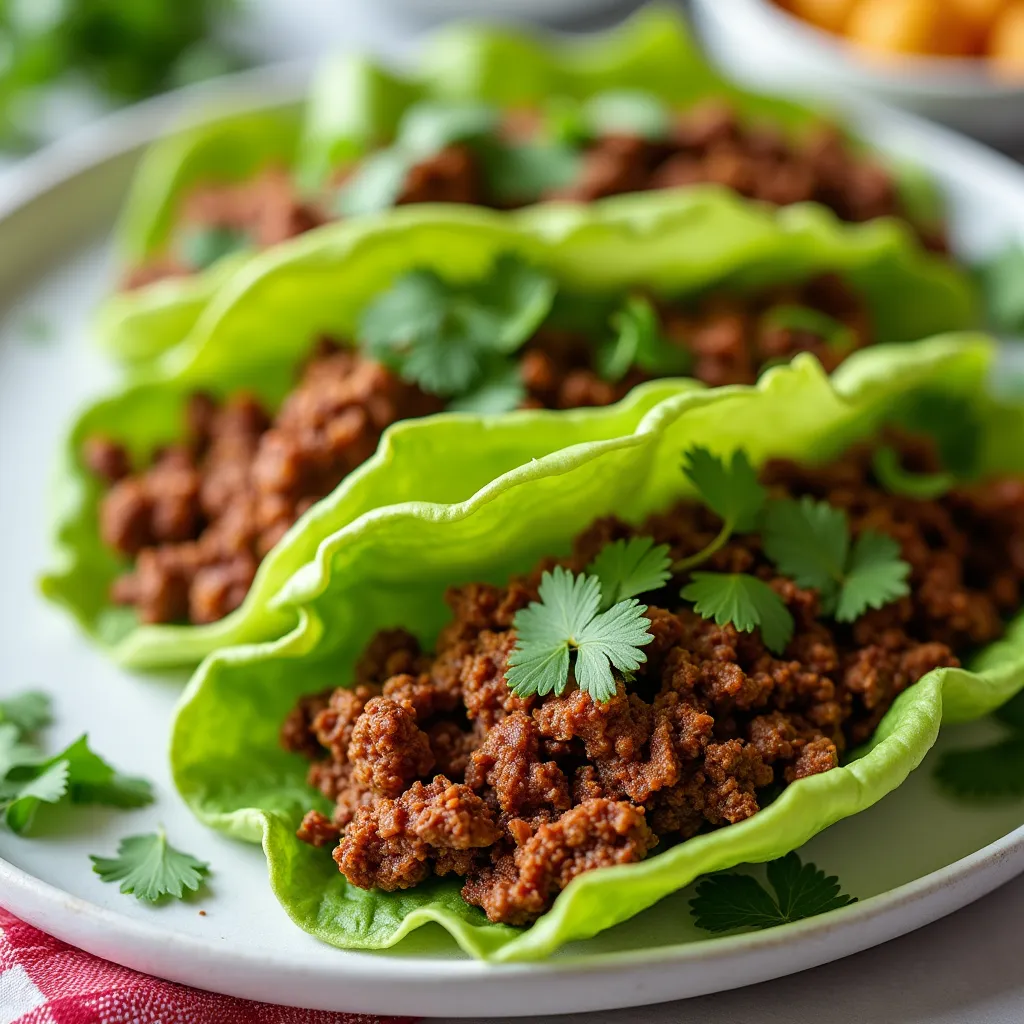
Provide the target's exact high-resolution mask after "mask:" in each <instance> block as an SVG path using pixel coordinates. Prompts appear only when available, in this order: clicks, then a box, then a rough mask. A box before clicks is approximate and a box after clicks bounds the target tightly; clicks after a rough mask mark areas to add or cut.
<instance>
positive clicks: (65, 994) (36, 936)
mask: <svg viewBox="0 0 1024 1024" xmlns="http://www.w3.org/2000/svg"><path fill="white" fill-rule="evenodd" d="M412 1019H413V1018H409V1017H402V1018H397V1017H387V1018H384V1017H372V1016H369V1015H367V1014H362V1013H329V1012H327V1011H324V1010H289V1009H286V1008H284V1007H281V1006H271V1005H270V1004H269V1003H253V1002H250V1001H249V1000H248V999H232V998H231V997H230V996H218V995H214V994H213V993H212V992H200V991H199V990H198V989H194V988H187V987H186V986H184V985H176V984H174V983H173V982H170V981H161V980H160V979H159V978H151V977H150V976H149V975H147V974H139V973H138V972H136V971H132V970H129V969H128V968H127V967H119V966H118V965H117V964H112V963H111V962H110V961H109V960H101V959H100V958H99V957H98V956H92V954H90V953H84V952H83V951H82V950H80V949H75V948H74V946H69V945H68V944H67V943H65V942H61V941H60V940H59V939H55V938H53V936H52V935H47V934H46V933H45V932H41V931H39V929H37V928H33V927H32V926H31V925H27V924H25V922H24V921H20V920H18V918H16V917H15V916H14V915H13V914H9V913H7V911H6V910H3V909H0V1024H386V1022H390V1024H399V1022H403V1021H404V1022H408V1021H409V1020H412Z"/></svg>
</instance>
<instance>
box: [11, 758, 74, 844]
mask: <svg viewBox="0 0 1024 1024" xmlns="http://www.w3.org/2000/svg"><path fill="white" fill-rule="evenodd" d="M69 771H70V766H69V764H68V762H67V761H66V760H60V761H54V762H52V763H49V762H46V763H44V764H43V765H42V766H41V767H40V769H39V771H38V772H35V773H33V774H31V775H30V776H29V777H28V778H26V779H24V780H23V781H20V782H18V781H14V780H12V779H5V780H4V782H3V783H0V808H2V810H3V812H4V821H5V822H6V823H7V827H8V828H9V829H10V830H11V831H12V832H17V833H18V834H19V835H20V834H21V833H23V832H25V831H27V830H28V829H29V828H30V827H31V825H32V822H33V821H34V820H35V816H36V811H38V810H39V805H40V804H44V803H46V804H55V803H58V802H59V801H60V800H61V799H63V797H64V796H65V794H66V793H67V791H68V774H69Z"/></svg>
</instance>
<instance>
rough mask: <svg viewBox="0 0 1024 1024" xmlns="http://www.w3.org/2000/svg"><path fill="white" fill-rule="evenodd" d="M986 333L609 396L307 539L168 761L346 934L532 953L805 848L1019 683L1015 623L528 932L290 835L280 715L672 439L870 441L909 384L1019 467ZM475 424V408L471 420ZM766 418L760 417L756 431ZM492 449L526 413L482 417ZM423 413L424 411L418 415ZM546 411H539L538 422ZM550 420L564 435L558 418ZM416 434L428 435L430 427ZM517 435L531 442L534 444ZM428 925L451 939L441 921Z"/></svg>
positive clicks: (767, 453)
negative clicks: (447, 477)
mask: <svg viewBox="0 0 1024 1024" xmlns="http://www.w3.org/2000/svg"><path fill="white" fill-rule="evenodd" d="M993 351H994V350H993V347H992V345H991V343H989V342H988V341H986V340H985V339H983V338H980V337H977V336H970V335H960V336H948V337H942V338H937V339H933V340H931V341H927V342H922V343H921V344H919V345H917V346H914V347H912V348H911V347H897V346H890V347H879V348H875V349H869V350H865V351H863V352H860V353H858V354H856V355H855V356H853V357H852V358H851V359H850V360H849V361H848V362H847V363H845V364H844V365H843V366H842V367H841V368H840V370H839V371H838V372H837V373H836V374H835V376H834V378H833V380H831V381H830V380H829V378H827V377H826V376H825V374H824V373H823V372H822V370H821V367H820V365H819V364H818V363H817V361H816V360H815V359H813V358H812V357H810V356H806V355H802V356H799V357H798V358H797V359H796V360H794V362H793V363H792V364H791V365H790V366H787V367H779V368H776V369H773V370H771V371H769V372H768V373H767V374H766V375H765V376H764V377H763V378H762V379H761V382H760V383H759V384H758V385H757V386H756V387H728V388H719V389H716V390H690V391H685V392H680V393H678V394H675V395H672V396H671V397H668V398H666V399H664V400H663V401H661V402H659V403H657V404H656V405H654V406H651V407H648V408H646V409H643V408H641V407H636V408H634V409H632V410H628V409H624V408H623V409H620V410H619V411H618V412H617V413H615V414H614V415H617V416H618V417H619V426H620V428H621V430H620V433H619V434H618V435H617V436H611V435H606V436H604V437H603V438H598V437H597V436H596V435H595V438H594V440H592V441H590V442H588V443H576V444H573V445H571V446H568V447H563V448H561V449H560V450H558V451H553V452H552V453H551V454H549V455H546V456H543V457H541V458H538V459H536V460H534V461H528V460H527V459H526V458H525V457H524V459H523V461H522V464H521V465H520V466H519V468H517V469H514V470H512V471H511V472H508V473H505V474H504V475H502V476H500V477H497V478H496V479H495V480H493V481H492V482H491V483H489V484H488V485H487V486H486V487H484V488H483V489H481V490H480V491H479V492H478V493H477V494H475V495H474V496H473V497H471V498H469V499H468V500H466V501H463V502H460V503H458V504H454V505H446V504H441V503H434V502H411V503H407V504H404V505H401V506H395V507H391V508H387V509H379V510H377V511H376V512H372V513H369V514H367V515H365V516H363V517H362V518H361V519H359V520H357V521H354V522H352V523H350V524H349V525H348V526H346V527H345V528H343V529H342V530H340V531H338V532H337V533H335V534H333V535H331V536H327V537H325V538H324V539H323V541H322V542H321V544H320V547H319V550H318V551H317V555H316V558H315V560H314V561H313V562H311V563H309V564H307V565H306V566H304V567H303V568H302V569H301V570H300V571H299V572H298V573H296V574H295V575H294V576H293V577H292V578H291V580H289V582H288V583H287V585H286V586H285V588H284V590H283V592H282V594H281V595H280V596H279V602H281V603H285V602H290V603H293V604H295V605H296V606H297V607H299V608H300V618H299V622H298V624H297V625H296V627H295V629H293V630H292V632H291V633H289V634H288V635H287V636H284V637H282V638H280V639H278V640H276V641H274V642H272V643H267V644H262V645H250V646H244V647H236V648H234V649H232V650H227V651H220V652H217V653H216V654H214V655H213V656H211V657H210V658H208V659H207V660H206V661H205V662H204V663H203V665H202V666H201V667H200V668H199V670H198V671H197V673H196V674H195V676H194V677H193V679H192V681H191V683H190V684H189V687H188V689H187V691H186V692H185V694H184V695H183V697H182V699H181V702H180V704H179V707H178V710H177V715H176V720H175V723H174V728H173V737H172V749H171V760H172V767H173V772H174V777H175V781H176V784H177V786H178V789H179V791H180V792H181V794H182V796H183V797H184V798H185V800H186V801H187V802H188V804H189V806H190V807H191V808H192V810H193V811H194V812H195V813H196V814H197V815H198V816H199V817H200V818H201V819H202V820H203V821H205V822H206V823H208V824H209V825H212V826H214V827H216V828H218V829H220V830H222V831H224V832H226V833H228V834H230V835H233V836H235V837H237V838H240V839H243V840H248V841H250V842H261V843H262V844H263V848H264V850H265V852H266V856H267V859H268V864H269V871H270V882H271V885H272V887H273V890H274V892H275V894H276V895H277V897H278V899H279V900H280V901H281V903H282V905H283V906H284V908H285V909H286V910H287V912H288V913H289V915H290V916H291V917H292V919H293V920H294V921H295V922H296V923H297V924H298V925H299V926H300V927H301V928H303V929H305V930H306V931H307V932H309V933H310V934H312V935H315V936H316V937H318V938H320V939H322V940H324V941H325V942H329V943H332V944H334V945H337V946H341V947H344V948H350V949H380V948H384V947H389V946H392V945H394V944H395V943H397V942H398V941H399V940H400V939H402V938H403V937H404V936H406V935H408V934H409V933H410V932H411V931H413V930H414V929H416V928H419V927H420V926H421V925H423V924H426V923H428V922H436V923H438V924H440V925H441V926H442V927H443V928H444V929H446V930H447V931H448V933H449V934H450V935H451V936H452V937H453V938H454V940H455V941H456V942H457V943H458V945H459V946H461V947H462V949H463V950H465V951H466V952H467V953H470V954H471V955H473V956H476V957H481V958H484V959H488V960H493V961H514V960H542V959H544V958H546V957H547V956H548V955H550V954H551V953H552V952H553V951H554V950H555V949H556V948H558V947H559V946H561V945H563V944H564V943H566V942H570V941H575V940H580V939H586V938H588V937H590V936H593V935H595V934H597V933H598V932H600V931H602V930H603V929H605V928H609V927H611V926H613V925H615V924H617V923H619V922H621V921H624V920H626V919H628V918H630V917H632V916H633V915H635V914H637V913H638V912H640V911H641V910H643V909H645V908H646V907H649V906H651V905H652V904H653V903H655V902H656V901H657V900H659V899H660V898H662V897H663V896H666V895H668V894H669V893H671V892H674V891H676V890H678V889H680V888H682V887H683V886H685V885H687V884H689V883H690V882H691V881H692V880H693V879H695V878H696V877H697V876H699V875H702V874H705V873H708V872H713V871H719V870H722V869H727V868H731V867H733V866H735V865H737V864H739V863H743V862H759V861H768V860H772V859H774V858H777V857H780V856H782V855H783V854H785V853H786V852H788V851H790V850H793V849H795V848H797V847H799V846H800V845H801V844H803V843H804V842H806V841H807V840H808V839H810V838H811V837H812V836H813V835H815V834H816V833H817V832H819V831H820V830H821V829H823V828H826V827H827V826H828V825H830V824H832V823H834V822H836V821H838V820H840V819H841V818H844V817H847V816H849V815H852V814H855V813H857V812H858V811H860V810H863V809H865V808H866V807H868V806H870V805H871V804H873V803H875V802H876V801H878V800H879V799H881V798H882V797H883V796H884V795H885V794H886V793H888V792H890V791H891V790H892V789H894V788H895V787H896V786H898V785H899V784H900V783H901V782H902V781H903V779H904V778H905V777H906V776H907V775H908V774H909V772H910V771H912V770H913V769H914V768H915V767H916V766H917V765H918V764H919V763H920V761H921V759H922V758H923V757H924V755H925V753H926V752H927V751H928V749H929V748H930V747H931V745H932V744H933V742H934V740H935V737H936V734H937V732H938V729H939V725H940V723H941V722H942V721H943V720H946V721H949V720H962V719H970V718H975V717H978V716H980V715H983V714H985V713H987V712H989V711H991V710H992V709H993V708H995V707H997V706H998V705H999V704H1001V703H1002V702H1003V701H1005V700H1006V699H1008V698H1009V697H1010V696H1012V695H1013V694H1014V693H1015V692H1016V691H1018V690H1019V689H1020V688H1021V687H1024V619H1022V620H1020V621H1019V622H1018V625H1017V626H1016V627H1014V628H1013V629H1011V630H1010V632H1009V633H1008V635H1007V637H1006V639H1005V640H1004V641H1002V642H1001V643H1000V644H997V645H995V646H994V647H993V648H992V649H991V650H990V651H989V652H987V653H986V654H984V655H983V656H982V658H981V659H980V661H979V663H978V667H977V670H976V671H968V670H965V669H938V670H935V671H933V672H930V673H928V674H927V675H926V676H925V677H924V678H923V679H922V680H921V681H920V682H918V683H917V684H916V685H915V686H913V687H911V688H910V689H908V690H907V691H906V692H905V693H903V694H902V695H901V696H900V698H899V699H898V700H897V701H896V703H895V704H894V706H893V707H892V709H891V710H890V712H889V713H888V714H887V715H886V717H885V719H884V720H883V721H882V723H881V725H880V726H879V728H878V730H877V732H876V734H875V736H874V737H873V739H872V741H871V743H870V744H869V745H868V746H867V747H866V748H864V749H863V750H860V751H858V752H857V753H856V755H855V759H854V760H852V761H850V762H849V763H848V764H846V765H844V766H843V767H840V768H837V769H835V770H833V771H830V772H827V773H825V774H822V775H816V776H813V777H811V778H807V779H803V780H800V781H799V782H797V783H795V784H793V785H791V786H789V787H788V788H787V789H786V790H785V791H784V792H783V793H782V795H781V796H780V797H779V798H778V799H777V800H776V801H774V802H773V803H772V804H770V805H769V806H768V807H767V808H765V809H764V810H762V811H760V812H759V813H758V814H756V815H754V816H753V817H752V818H749V819H748V820H746V821H744V822H742V823H740V824H738V825H731V826H729V827H727V828H723V829H719V830H716V831H713V832H710V833H707V834H704V835H700V836H697V837H695V838H693V839H690V840H687V841H686V842H683V843H680V844H679V845H677V846H674V847H672V848H670V849H667V850H665V851H663V852H661V853H658V854H656V855H653V856H651V857H649V858H648V859H647V860H646V861H644V862H642V863H638V864H633V865H628V866H617V867H612V868H604V869H601V870H598V871H594V872H591V873H588V874H586V875H583V876H581V877H580V878H577V879H576V880H575V881H573V883H572V884H571V885H570V886H569V887H568V888H567V889H566V890H565V891H564V892H563V893H562V894H561V895H560V896H559V898H558V899H557V901H556V902H555V904H554V906H553V908H552V909H551V910H550V911H549V912H548V913H547V914H546V915H544V916H543V917H542V918H541V919H540V920H539V921H538V922H537V923H536V924H534V925H533V926H532V927H530V928H528V929H523V930H517V929H513V928H510V927H507V926H500V925H492V924H489V923H488V922H487V921H486V919H485V917H484V915H483V913H482V912H481V911H479V910H478V909H476V908H472V907H469V906H468V905H466V904H464V903H463V902H462V901H461V900H460V899H459V897H458V888H459V886H458V883H457V882H456V881H454V880H446V879H438V880H434V881H432V882H431V883H429V884H427V885H422V886H417V887H415V888H413V889H410V890H408V891H406V892H401V893H383V892H379V891H372V892H365V891H363V890H360V889H356V888H354V887H351V886H349V885H348V884H347V882H346V881H345V879H344V878H343V877H342V876H341V875H340V874H339V873H338V872H337V870H336V868H335V865H334V863H333V861H332V860H331V858H330V857H329V856H328V855H327V854H326V852H325V851H324V850H314V849H312V848H310V847H308V846H304V844H302V843H300V842H299V841H298V840H297V839H296V838H295V836H294V828H295V826H296V824H297V822H298V820H299V817H300V816H301V814H302V812H303V810H305V809H307V808H309V807H311V806H318V807H320V808H321V809H322V810H324V809H327V808H326V805H325V801H324V800H323V798H322V797H320V796H318V795H317V794H315V793H314V792H313V791H312V790H310V789H308V788H307V787H306V785H305V783H304V777H305V770H306V767H307V762H305V761H304V759H303V758H301V757H298V756H295V755H291V754H287V753H285V752H284V751H283V750H282V749H281V748H280V746H279V743H278V730H279V727H280V723H281V722H282V721H283V719H284V717H285V715H286V713H287V712H288V710H289V709H290V708H291V707H292V706H293V704H294V702H295V700H296V699H297V698H298V697H299V696H300V695H302V694H305V693H310V692H314V691H316V690H319V689H321V688H324V687H327V686H335V685H338V684H339V682H342V681H344V680H346V679H350V678H351V673H352V669H353V665H354V662H355V660H356V658H357V657H358V655H359V653H360V651H361V649H362V647H363V645H364V644H365V642H366V641H367V640H368V639H369V638H370V636H371V635H373V633H374V632H376V631H377V630H379V629H381V628H383V627H388V626H396V625H402V626H404V627H406V628H408V629H410V630H411V631H412V632H414V633H415V634H416V635H417V636H418V637H419V638H420V639H421V640H422V641H423V642H424V643H425V644H426V645H428V646H429V645H430V644H431V643H432V642H433V640H434V638H435V637H436V635H437V632H438V630H439V629H440V628H441V626H442V625H443V623H444V621H445V620H446V619H447V617H448V613H447V612H446V610H445V607H444V603H443V600H442V595H443V593H444V590H445V588H446V587H447V586H448V585H450V584H458V583H462V582H467V581H471V580H481V579H482V580H490V581H495V582H498V581H503V580H506V579H507V578H508V576H509V574H510V573H516V572H521V571H523V570H525V569H527V568H528V567H529V566H532V565H533V564H534V563H535V560H536V559H537V558H538V557H539V556H541V555H544V554H549V553H552V552H565V551H567V550H568V549H569V546H570V543H571V539H572V537H573V536H574V535H575V534H576V533H577V532H578V531H579V530H581V529H582V528H584V527H585V526H586V525H587V524H588V523H590V522H591V521H592V519H593V518H594V517H595V516H600V515H604V514H607V513H611V512H615V513H616V514H618V515H620V516H624V517H626V518H627V519H630V520H634V521H636V520H640V519H641V518H642V517H644V516H645V515H647V514H648V513H650V512H653V511H655V510H659V509H662V508H664V507H666V506H667V505H669V504H670V503H671V502H673V501H674V500H677V499H678V498H680V497H681V496H683V495H684V494H685V493H686V486H687V485H686V482H685V480H684V478H683V477H682V476H681V474H680V473H679V470H678V462H679V452H680V451H681V450H683V449H686V448H688V447H690V446H693V445H707V446H709V447H710V448H712V450H714V451H716V452H719V453H722V454H723V455H726V454H728V453H729V452H730V451H732V450H735V449H736V448H737V447H739V446H742V447H743V448H744V449H745V450H746V451H747V453H748V455H749V456H750V457H751V459H752V460H753V461H754V462H755V463H760V462H761V461H762V460H764V459H766V458H768V457H771V456H789V457H798V458H801V459H807V460H827V459H829V458H830V457H832V456H834V455H835V454H836V453H837V452H838V451H840V450H841V449H842V448H844V447H845V446H846V445H847V444H849V443H850V442H852V441H854V440H856V439H858V438H862V437H866V436H870V435H871V434H873V433H874V432H875V430H876V429H877V428H878V426H879V425H880V424H881V423H883V422H885V421H887V420H888V419H889V418H891V417H892V416H893V415H894V414H897V413H898V412H899V410H900V408H901V406H902V404H903V403H904V402H906V401H907V400H908V399H909V398H911V397H912V396H914V395H917V394H920V393H921V392H922V391H927V392H936V391H937V392H943V393H950V394H954V395H957V396H961V397H964V398H966V399H967V400H969V401H971V402H972V403H973V404H974V406H975V407H976V408H977V411H978V415H979V418H980V419H981V421H982V422H983V423H984V437H983V441H982V444H981V448H980V453H979V459H980V463H981V468H982V469H985V470H997V469H1005V470H1015V471H1021V470H1024V411H1021V410H1019V409H1016V410H1014V409H1005V408H999V407H996V406H994V405H992V403H991V400H990V399H988V398H987V397H986V393H985V380H986V377H987V375H988V373H989V372H990V370H991V366H992V361H993ZM485 424H487V421H480V422H479V424H478V425H477V429H482V428H483V427H484V425H485ZM766 424H771V425H772V429H765V425H766ZM487 426H488V428H489V436H488V439H487V441H488V443H490V444H493V445H494V446H495V447H501V446H502V444H503V443H504V439H506V438H510V436H511V434H512V433H513V432H516V431H518V430H521V429H522V421H515V420H512V419H506V420H504V421H503V422H501V423H494V422H492V423H490V424H487ZM428 429H429V428H428ZM543 429H545V428H544V427H543V426H540V425H539V424H538V425H537V430H538V431H543ZM547 429H551V430H554V431H556V432H559V433H560V432H561V429H562V428H561V426H560V425H559V426H555V425H554V421H549V424H548V426H547ZM422 432H423V433H426V432H427V431H426V430H424V431H422ZM527 451H528V449H526V448H524V450H523V455H524V456H526V454H527ZM429 934H430V935H431V938H430V939H429V940H428V938H427V937H426V936H424V937H423V938H422V939H421V940H420V941H421V942H430V943H436V944H437V945H438V946H439V947H440V948H443V942H442V939H441V937H440V935H439V933H429Z"/></svg>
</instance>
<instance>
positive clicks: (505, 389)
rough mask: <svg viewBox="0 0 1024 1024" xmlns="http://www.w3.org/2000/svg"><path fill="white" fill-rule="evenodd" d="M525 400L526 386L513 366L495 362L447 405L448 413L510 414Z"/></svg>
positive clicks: (503, 362) (509, 363) (498, 361)
mask: <svg viewBox="0 0 1024 1024" xmlns="http://www.w3.org/2000/svg"><path fill="white" fill-rule="evenodd" d="M525 400H526V387H525V386H524V385H523V377H522V374H521V373H520V371H519V366H518V365H517V364H516V363H513V362H509V361H507V360H495V361H494V362H493V364H492V365H491V367H490V368H489V369H487V370H485V371H484V376H483V379H482V380H481V381H480V383H479V384H477V385H476V387H474V388H473V390H472V391H467V392H466V393H465V394H463V395H460V396H459V397H458V398H453V399H452V400H451V401H450V402H449V403H448V409H449V411H451V412H474V413H479V414H482V415H495V414H497V413H503V412H512V411H513V410H515V409H518V408H519V407H520V406H521V405H522V404H523V402H524V401H525Z"/></svg>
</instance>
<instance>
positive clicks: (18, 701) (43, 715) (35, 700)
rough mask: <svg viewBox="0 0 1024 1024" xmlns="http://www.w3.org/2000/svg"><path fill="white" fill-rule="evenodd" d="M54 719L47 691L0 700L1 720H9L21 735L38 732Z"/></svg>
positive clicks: (0, 773)
mask: <svg viewBox="0 0 1024 1024" xmlns="http://www.w3.org/2000/svg"><path fill="white" fill-rule="evenodd" d="M52 721H53V713H52V711H51V709H50V698H49V697H48V696H47V695H46V694H45V693H39V692H38V691H29V692H26V693H19V694H17V695H15V696H14V697H8V698H6V699H3V700H0V722H9V723H10V724H11V725H13V726H14V727H15V728H16V729H17V730H18V734H19V736H25V735H27V734H29V733H33V732H36V731H38V730H39V729H42V728H43V727H44V726H46V725H49V724H50V722H52ZM2 775H3V772H0V777H2Z"/></svg>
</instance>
